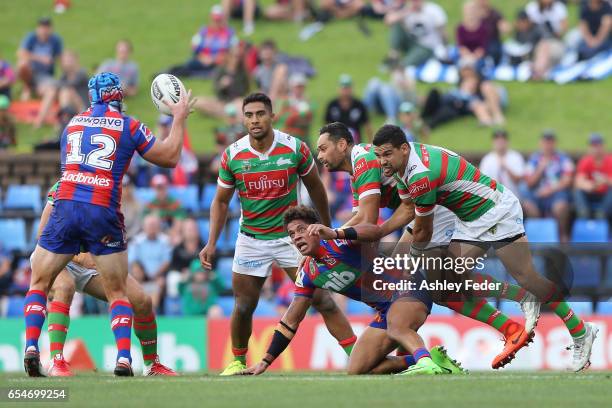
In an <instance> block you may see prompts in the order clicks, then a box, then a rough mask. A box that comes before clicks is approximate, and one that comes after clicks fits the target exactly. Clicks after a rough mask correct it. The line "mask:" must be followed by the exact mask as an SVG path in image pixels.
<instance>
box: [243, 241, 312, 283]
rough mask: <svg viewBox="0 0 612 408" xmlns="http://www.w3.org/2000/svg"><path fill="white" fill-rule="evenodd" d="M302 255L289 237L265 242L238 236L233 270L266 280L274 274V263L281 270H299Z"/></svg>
mask: <svg viewBox="0 0 612 408" xmlns="http://www.w3.org/2000/svg"><path fill="white" fill-rule="evenodd" d="M300 256H301V255H300V253H299V252H298V250H297V249H296V248H295V247H294V246H293V244H291V240H290V239H289V237H284V238H278V239H271V240H264V239H256V238H251V237H249V236H246V235H244V234H242V233H239V234H238V239H237V240H236V252H235V253H234V262H233V265H232V269H233V271H234V272H235V273H241V274H243V275H250V276H259V277H262V278H265V277H267V276H270V274H271V273H272V263H273V262H274V261H276V263H278V265H279V266H280V267H281V268H297V266H298V259H299V258H300Z"/></svg>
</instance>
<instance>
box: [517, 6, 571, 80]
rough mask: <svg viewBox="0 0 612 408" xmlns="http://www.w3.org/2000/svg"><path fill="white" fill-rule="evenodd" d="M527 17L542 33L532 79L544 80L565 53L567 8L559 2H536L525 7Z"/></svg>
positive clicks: (536, 52)
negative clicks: (564, 39) (564, 40)
mask: <svg viewBox="0 0 612 408" xmlns="http://www.w3.org/2000/svg"><path fill="white" fill-rule="evenodd" d="M525 12H526V13H527V17H529V20H531V21H532V22H533V23H534V24H535V25H536V26H537V27H538V28H539V29H540V31H541V33H542V39H541V40H540V41H539V42H538V44H537V45H536V49H535V53H534V61H533V73H532V79H535V80H542V79H544V78H545V77H546V75H547V74H548V71H549V70H550V69H551V68H552V67H554V66H555V65H556V64H558V63H559V62H560V61H561V59H562V58H563V55H564V53H565V44H564V43H563V35H564V34H565V32H566V31H567V28H568V22H567V7H566V6H565V4H563V3H562V2H561V1H558V0H534V1H532V2H530V3H529V4H527V6H526V7H525Z"/></svg>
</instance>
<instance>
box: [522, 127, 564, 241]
mask: <svg viewBox="0 0 612 408" xmlns="http://www.w3.org/2000/svg"><path fill="white" fill-rule="evenodd" d="M556 141H557V137H556V135H555V133H554V132H552V131H550V130H547V131H545V132H544V133H543V134H542V138H541V142H540V146H541V149H540V151H539V152H536V153H534V154H532V155H531V157H529V160H528V161H527V166H526V168H525V184H526V186H525V187H526V188H524V191H523V192H522V194H521V196H522V202H523V208H524V210H525V216H527V217H536V218H538V217H547V216H553V217H555V219H556V220H557V223H558V224H559V237H560V240H561V242H567V241H568V240H569V216H570V211H569V210H570V209H569V202H570V188H571V185H572V178H573V175H574V163H573V162H572V159H571V158H570V157H569V156H568V155H566V154H565V153H562V152H560V151H558V150H557V148H556V146H557V142H556Z"/></svg>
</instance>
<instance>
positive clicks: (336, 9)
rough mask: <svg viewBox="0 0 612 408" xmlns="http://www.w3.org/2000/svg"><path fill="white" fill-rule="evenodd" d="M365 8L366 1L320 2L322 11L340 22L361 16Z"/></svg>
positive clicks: (321, 0) (329, 0) (322, 0)
mask: <svg viewBox="0 0 612 408" xmlns="http://www.w3.org/2000/svg"><path fill="white" fill-rule="evenodd" d="M364 7H365V2H364V0H319V8H320V9H321V11H323V12H325V13H329V14H330V15H331V16H333V17H334V18H336V19H339V20H341V19H345V18H351V17H355V16H357V15H359V14H360V13H361V10H362V9H363V8H364Z"/></svg>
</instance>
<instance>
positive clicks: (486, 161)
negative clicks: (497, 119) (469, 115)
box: [479, 129, 525, 197]
mask: <svg viewBox="0 0 612 408" xmlns="http://www.w3.org/2000/svg"><path fill="white" fill-rule="evenodd" d="M479 167H480V170H481V171H482V172H483V173H484V174H486V175H487V176H489V177H493V178H494V179H495V180H497V181H499V182H500V183H502V184H503V185H504V186H505V187H507V188H509V189H510V190H511V191H512V192H513V193H514V194H515V195H516V196H517V197H519V196H520V190H519V185H520V184H521V182H522V181H523V177H524V175H525V159H523V156H522V155H521V154H520V153H519V152H517V151H516V150H512V149H510V146H509V143H508V132H506V131H505V130H503V129H497V130H495V131H494V132H493V150H492V151H491V152H489V153H487V154H486V155H485V156H484V157H483V158H482V160H481V161H480V166H479Z"/></svg>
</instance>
